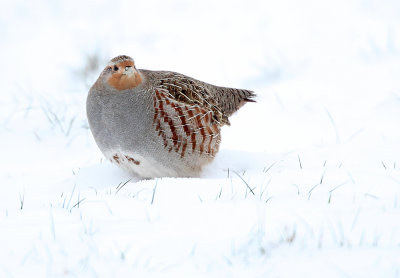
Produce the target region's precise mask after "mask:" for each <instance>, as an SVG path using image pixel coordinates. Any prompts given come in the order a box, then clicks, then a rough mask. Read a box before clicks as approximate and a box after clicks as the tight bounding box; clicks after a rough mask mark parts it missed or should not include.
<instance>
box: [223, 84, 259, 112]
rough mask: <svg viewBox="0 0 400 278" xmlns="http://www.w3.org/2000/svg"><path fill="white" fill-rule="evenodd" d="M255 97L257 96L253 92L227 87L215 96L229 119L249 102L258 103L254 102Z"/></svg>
mask: <svg viewBox="0 0 400 278" xmlns="http://www.w3.org/2000/svg"><path fill="white" fill-rule="evenodd" d="M255 97H256V94H255V93H254V92H253V91H250V90H243V89H234V88H225V87H219V90H217V92H216V95H215V98H216V100H217V102H218V106H219V107H220V109H221V110H222V112H223V113H224V114H225V115H226V116H227V117H229V116H231V115H232V114H233V113H235V112H236V111H237V110H239V109H240V108H241V107H242V106H243V105H245V104H246V103H247V102H256V100H254V98H255Z"/></svg>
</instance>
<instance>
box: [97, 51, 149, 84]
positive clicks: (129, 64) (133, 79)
mask: <svg viewBox="0 0 400 278" xmlns="http://www.w3.org/2000/svg"><path fill="white" fill-rule="evenodd" d="M102 75H103V76H104V77H105V80H106V81H107V83H108V85H110V86H111V87H113V88H115V89H116V90H118V91H122V90H127V89H133V88H135V87H137V86H139V85H140V83H142V77H141V76H140V73H139V71H138V70H137V69H136V67H135V62H134V61H133V59H132V58H131V57H129V56H126V55H120V56H117V57H115V58H112V59H111V61H110V62H109V63H108V65H107V66H106V67H105V69H104V70H103V72H102Z"/></svg>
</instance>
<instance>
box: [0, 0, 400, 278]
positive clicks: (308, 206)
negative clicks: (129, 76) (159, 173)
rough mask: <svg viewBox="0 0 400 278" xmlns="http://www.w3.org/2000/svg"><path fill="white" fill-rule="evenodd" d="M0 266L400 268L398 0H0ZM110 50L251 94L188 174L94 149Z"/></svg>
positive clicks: (78, 269) (193, 273)
mask: <svg viewBox="0 0 400 278" xmlns="http://www.w3.org/2000/svg"><path fill="white" fill-rule="evenodd" d="M3 2H4V3H2V5H1V6H2V8H1V11H0V33H1V37H2V38H1V40H0V59H1V61H2V66H1V67H0V89H1V90H0V94H1V98H0V106H1V109H0V140H1V141H0V143H1V144H0V146H1V154H2V155H1V157H0V167H1V171H0V235H1V236H0V277H400V145H399V142H400V128H399V127H400V78H399V76H400V17H399V14H400V2H399V1H395V0H384V1H378V0H354V1H345V0H338V1H314V0H305V1H294V0H283V1H255V0H249V1H211V0H204V1H196V2H194V1H193V2H190V1H183V0H173V1H154V0H150V1H128V0H126V1H77V0H74V1H49V0H38V1H31V2H29V1H28V2H27V1H22V0H17V1H8V2H7V1H3ZM120 54H126V55H130V56H132V57H133V58H134V59H135V61H136V65H137V66H138V68H146V69H153V70H172V71H177V72H181V73H184V74H187V75H189V76H193V77H195V78H197V79H200V80H204V81H207V82H209V83H213V84H216V85H222V86H230V87H239V88H246V89H252V90H254V91H256V93H257V94H258V103H256V104H252V103H250V104H247V105H245V106H244V107H243V108H242V109H241V110H240V111H239V112H238V113H236V114H235V115H233V116H232V117H231V124H232V125H231V127H225V128H223V130H222V145H221V149H220V153H219V154H218V155H217V158H216V160H215V161H214V162H213V163H212V164H210V165H208V166H207V167H206V169H205V170H204V172H203V174H202V176H201V177H200V178H193V179H183V178H180V179H177V178H176V179H174V178H162V179H155V180H154V179H153V180H137V179H131V177H129V176H127V175H126V174H124V173H123V172H122V171H121V170H119V169H118V168H117V167H116V166H115V165H113V164H111V163H110V162H108V161H105V160H104V158H103V156H102V154H101V153H100V152H99V150H98V149H97V146H96V145H95V142H94V141H93V138H92V136H91V134H90V130H89V129H88V124H87V120H86V116H85V101H86V94H87V91H88V89H89V87H90V85H91V84H92V83H93V82H94V80H95V79H96V78H97V76H98V74H99V72H100V70H101V69H102V67H103V66H104V65H105V63H106V62H107V61H108V60H109V59H110V58H112V57H114V56H116V55H120Z"/></svg>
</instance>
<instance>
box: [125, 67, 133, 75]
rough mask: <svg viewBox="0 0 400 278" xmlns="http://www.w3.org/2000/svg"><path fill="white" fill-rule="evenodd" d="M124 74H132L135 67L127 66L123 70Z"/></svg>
mask: <svg viewBox="0 0 400 278" xmlns="http://www.w3.org/2000/svg"><path fill="white" fill-rule="evenodd" d="M123 74H124V75H132V74H133V67H125V70H124V72H123Z"/></svg>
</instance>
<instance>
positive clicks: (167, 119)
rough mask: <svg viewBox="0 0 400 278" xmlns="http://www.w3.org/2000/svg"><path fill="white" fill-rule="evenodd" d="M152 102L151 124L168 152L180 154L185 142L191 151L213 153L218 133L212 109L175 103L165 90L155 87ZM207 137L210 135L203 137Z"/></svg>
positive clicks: (184, 150) (184, 147) (216, 145)
mask: <svg viewBox="0 0 400 278" xmlns="http://www.w3.org/2000/svg"><path fill="white" fill-rule="evenodd" d="M153 105H154V117H153V125H154V126H155V131H156V132H158V133H157V135H158V136H161V137H162V140H163V143H164V148H165V149H167V151H168V152H171V151H172V150H174V151H175V152H176V153H179V154H180V157H181V158H184V157H185V153H186V149H187V147H188V144H191V149H192V154H198V155H207V156H210V157H213V156H214V154H215V152H216V150H217V149H218V145H219V138H220V134H219V127H218V124H217V123H215V122H214V123H213V120H212V119H213V111H211V110H208V109H204V108H202V107H200V106H199V105H197V104H193V105H189V104H187V103H178V102H177V101H176V100H174V99H171V96H170V93H169V92H165V91H163V90H157V89H156V90H155V96H154V97H153ZM166 127H168V128H167V130H168V131H169V132H168V133H166V132H165V128H166ZM180 127H182V128H180ZM207 138H210V139H209V140H208V141H207ZM214 138H216V140H214ZM206 144H207V145H206Z"/></svg>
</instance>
